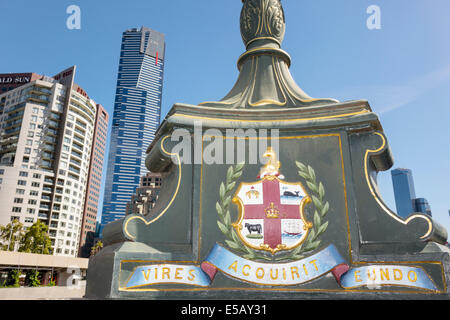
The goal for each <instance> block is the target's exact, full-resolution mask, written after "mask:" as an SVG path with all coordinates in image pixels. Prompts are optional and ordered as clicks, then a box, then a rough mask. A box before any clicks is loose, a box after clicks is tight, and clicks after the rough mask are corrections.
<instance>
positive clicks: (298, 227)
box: [233, 176, 312, 254]
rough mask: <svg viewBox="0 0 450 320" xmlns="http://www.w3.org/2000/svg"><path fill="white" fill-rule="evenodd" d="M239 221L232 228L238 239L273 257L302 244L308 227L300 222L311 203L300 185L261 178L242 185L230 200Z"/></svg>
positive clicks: (273, 178)
mask: <svg viewBox="0 0 450 320" xmlns="http://www.w3.org/2000/svg"><path fill="white" fill-rule="evenodd" d="M233 202H234V203H236V204H237V205H238V208H239V220H238V221H237V222H236V223H234V224H233V226H234V228H235V229H236V231H237V233H238V235H239V237H240V239H241V240H242V241H243V243H244V244H246V245H247V246H249V247H251V248H253V249H256V250H265V251H269V252H271V253H272V254H275V253H277V252H279V251H283V250H292V249H295V248H296V247H298V246H299V245H300V244H302V243H303V242H304V241H305V240H306V237H307V235H308V232H309V229H310V228H311V227H312V224H311V223H309V222H308V221H306V219H305V218H304V206H305V205H306V204H307V203H308V202H311V199H310V197H309V196H308V194H307V193H306V191H305V189H304V187H303V185H302V184H301V183H300V182H298V183H288V182H285V181H282V180H280V179H279V178H278V177H275V176H265V177H264V178H263V179H262V180H260V181H258V182H255V183H242V184H241V185H240V186H239V188H238V190H237V192H236V194H235V197H234V198H233Z"/></svg>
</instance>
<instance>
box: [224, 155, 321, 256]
mask: <svg viewBox="0 0 450 320" xmlns="http://www.w3.org/2000/svg"><path fill="white" fill-rule="evenodd" d="M264 156H265V157H267V158H268V159H269V160H268V162H267V164H266V165H265V166H264V167H263V168H262V170H261V172H260V174H259V176H258V177H257V179H259V180H258V181H256V182H242V183H241V184H240V185H239V186H238V187H237V190H236V191H235V192H233V190H235V188H236V185H237V182H236V181H237V179H238V178H239V177H240V176H241V175H242V170H243V167H244V165H237V166H235V167H230V168H229V170H228V173H227V181H226V183H222V185H221V187H220V202H218V203H217V212H218V214H219V217H220V220H219V221H218V226H219V228H220V230H221V231H222V232H223V233H224V234H225V236H226V237H227V240H226V243H227V245H228V246H229V247H230V248H232V249H234V250H236V251H240V252H241V253H243V254H244V257H245V258H248V259H259V260H279V261H281V260H293V259H298V258H300V257H302V254H303V253H305V252H311V251H313V250H315V249H317V247H318V246H319V245H320V242H321V241H320V239H319V236H321V235H322V234H323V233H324V232H325V231H326V229H327V228H328V222H324V221H323V218H324V217H325V216H326V215H327V213H328V211H329V204H328V202H326V201H325V200H324V196H325V191H324V187H323V185H322V183H317V181H316V175H315V172H314V170H313V169H312V168H311V167H310V166H305V165H303V164H302V163H300V162H297V167H298V169H299V175H300V176H301V177H303V178H304V179H305V180H306V185H307V186H308V188H309V190H310V191H311V195H310V194H308V192H307V190H306V188H305V186H304V185H303V184H302V182H295V183H293V182H286V181H285V177H284V176H283V175H281V173H280V168H281V163H280V161H278V159H277V155H276V153H275V152H274V151H273V150H272V148H268V149H267V151H266V153H265V154H264ZM231 201H232V202H233V203H235V204H236V205H237V207H238V213H239V217H238V220H237V221H236V222H234V223H232V222H231V216H230V212H229V206H230V203H231ZM309 203H313V204H314V206H315V207H316V211H315V213H314V216H313V221H312V222H310V221H308V219H307V218H306V216H305V207H306V205H307V204H309Z"/></svg>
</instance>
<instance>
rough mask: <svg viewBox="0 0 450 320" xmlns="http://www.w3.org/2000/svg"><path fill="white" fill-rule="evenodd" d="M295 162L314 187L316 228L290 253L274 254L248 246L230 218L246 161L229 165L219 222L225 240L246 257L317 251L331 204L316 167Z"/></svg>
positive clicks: (283, 257) (284, 257)
mask: <svg viewBox="0 0 450 320" xmlns="http://www.w3.org/2000/svg"><path fill="white" fill-rule="evenodd" d="M296 164H297V167H298V169H299V175H300V176H301V177H303V178H304V179H305V180H306V184H307V186H308V188H309V189H310V190H311V193H312V196H311V199H312V201H313V203H314V206H315V207H316V211H315V213H314V224H313V228H312V229H311V230H310V232H309V234H308V237H307V238H306V240H305V242H303V243H302V244H301V245H300V246H298V247H297V248H296V249H294V250H291V251H289V252H288V253H277V254H276V255H275V256H272V257H270V256H269V255H268V254H265V253H262V252H259V251H257V250H254V249H252V248H250V247H247V246H246V245H244V244H243V243H242V241H241V240H240V239H239V236H238V235H237V233H236V230H235V229H234V227H233V224H232V222H231V214H230V211H229V208H230V203H231V200H232V192H233V190H234V188H235V187H236V182H237V180H238V179H239V178H240V177H241V176H242V170H243V168H244V163H242V164H238V165H236V166H231V167H230V168H229V169H228V171H227V179H226V182H225V183H221V185H220V189H219V194H220V200H219V202H217V203H216V211H217V213H218V215H219V220H218V221H217V225H218V227H219V229H220V231H221V232H222V233H223V234H224V235H225V237H226V240H225V242H226V244H227V245H228V246H229V247H230V248H231V249H233V250H234V251H236V252H238V253H241V254H243V257H244V258H245V259H249V260H266V261H274V260H275V261H284V260H300V259H302V258H304V255H303V254H305V253H308V252H311V251H314V250H316V249H317V248H318V247H319V246H320V243H321V240H319V239H318V238H319V236H321V235H322V234H323V233H324V232H325V231H326V230H327V228H328V222H327V221H326V222H323V219H324V218H325V216H326V215H327V213H328V211H329V209H330V205H329V203H328V202H325V200H324V198H325V189H324V187H323V184H322V183H321V182H320V183H317V181H316V174H315V171H314V169H313V168H311V167H310V166H305V165H304V164H302V163H300V162H296Z"/></svg>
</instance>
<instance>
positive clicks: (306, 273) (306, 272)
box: [303, 265, 308, 275]
mask: <svg viewBox="0 0 450 320" xmlns="http://www.w3.org/2000/svg"><path fill="white" fill-rule="evenodd" d="M303 270H305V275H308V270H307V269H306V266H305V265H303Z"/></svg>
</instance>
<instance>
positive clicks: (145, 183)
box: [126, 172, 162, 216]
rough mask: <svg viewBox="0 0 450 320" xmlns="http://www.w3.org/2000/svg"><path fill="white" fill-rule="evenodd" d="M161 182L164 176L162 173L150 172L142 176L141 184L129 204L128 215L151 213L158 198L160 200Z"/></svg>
mask: <svg viewBox="0 0 450 320" xmlns="http://www.w3.org/2000/svg"><path fill="white" fill-rule="evenodd" d="M161 183H162V176H161V174H160V173H151V172H148V173H147V174H146V175H145V176H143V177H141V184H140V186H139V188H137V189H136V194H135V195H133V196H132V197H131V201H130V202H128V204H127V211H126V215H130V214H140V215H142V216H145V215H149V214H150V212H151V210H152V209H153V208H154V206H155V203H156V200H158V195H159V190H160V189H161Z"/></svg>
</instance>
